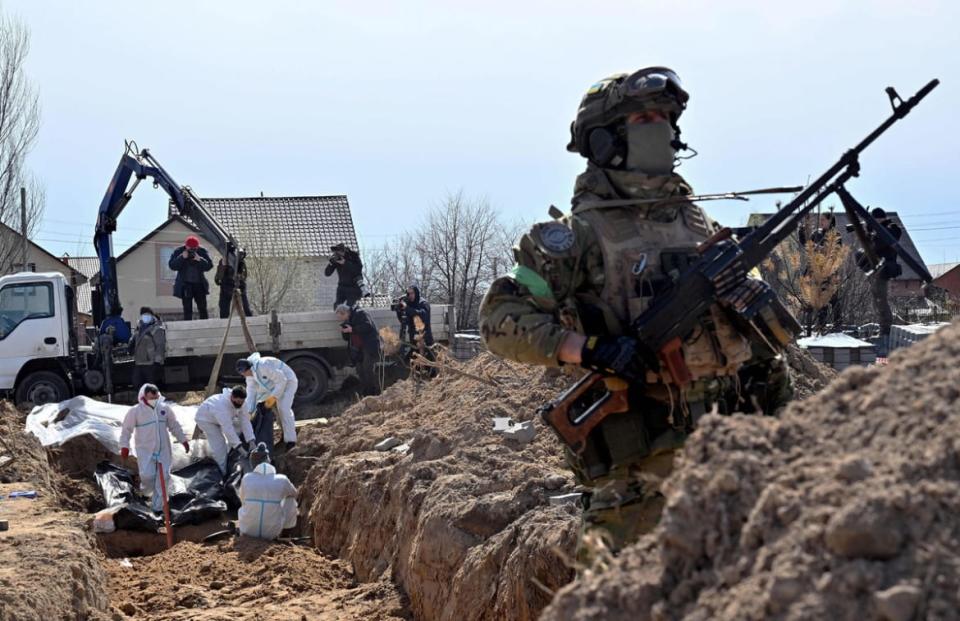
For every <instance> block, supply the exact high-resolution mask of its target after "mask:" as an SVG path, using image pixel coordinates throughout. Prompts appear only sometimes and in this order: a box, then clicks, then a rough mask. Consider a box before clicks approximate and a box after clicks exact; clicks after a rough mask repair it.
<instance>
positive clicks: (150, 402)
mask: <svg viewBox="0 0 960 621" xmlns="http://www.w3.org/2000/svg"><path fill="white" fill-rule="evenodd" d="M146 401H147V405H149V406H150V407H152V408H155V407H157V399H147V400H146Z"/></svg>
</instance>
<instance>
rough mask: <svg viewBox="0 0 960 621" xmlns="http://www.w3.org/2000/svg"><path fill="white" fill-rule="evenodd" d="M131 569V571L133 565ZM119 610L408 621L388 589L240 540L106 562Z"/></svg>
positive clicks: (314, 557)
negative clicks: (360, 582) (358, 581)
mask: <svg viewBox="0 0 960 621" xmlns="http://www.w3.org/2000/svg"><path fill="white" fill-rule="evenodd" d="M128 564H129V565H128ZM108 572H109V576H110V595H111V602H112V606H113V610H114V612H115V613H117V616H118V617H120V618H141V619H142V618H150V619H158V620H159V619H203V620H211V621H212V620H213V619H229V620H232V621H238V620H242V619H276V620H278V621H283V620H290V621H299V620H300V619H330V620H333V619H346V620H351V619H357V620H359V619H408V618H409V615H408V614H407V612H406V610H405V608H404V604H403V601H402V599H401V597H400V594H399V592H398V591H397V590H396V588H395V587H393V586H392V585H390V584H389V583H372V584H362V585H359V584H357V582H356V580H355V579H354V578H353V577H352V576H351V573H350V568H349V565H348V564H347V563H344V562H343V561H338V560H332V559H329V558H326V557H324V556H323V555H322V554H320V553H319V552H317V551H316V550H314V549H312V548H308V547H305V546H295V545H290V544H284V543H272V542H268V541H263V540H259V539H250V538H247V537H240V538H238V539H231V540H229V541H226V542H223V543H220V544H219V545H201V544H197V543H178V544H177V545H175V546H174V547H173V548H171V549H170V550H166V551H164V552H163V553H161V554H157V555H155V556H149V557H143V558H135V559H130V560H127V561H126V562H124V561H123V560H119V559H110V560H109V561H108Z"/></svg>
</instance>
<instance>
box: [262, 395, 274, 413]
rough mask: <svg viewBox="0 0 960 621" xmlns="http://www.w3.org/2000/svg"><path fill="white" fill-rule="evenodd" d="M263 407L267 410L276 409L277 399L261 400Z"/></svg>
mask: <svg viewBox="0 0 960 621" xmlns="http://www.w3.org/2000/svg"><path fill="white" fill-rule="evenodd" d="M263 405H264V406H266V408H267V409H268V410H272V409H273V408H275V407H277V398H276V397H272V396H271V397H267V398H266V399H264V400H263Z"/></svg>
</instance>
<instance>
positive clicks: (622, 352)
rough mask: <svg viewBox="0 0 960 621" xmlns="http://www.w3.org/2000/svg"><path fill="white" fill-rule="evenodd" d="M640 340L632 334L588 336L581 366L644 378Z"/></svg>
mask: <svg viewBox="0 0 960 621" xmlns="http://www.w3.org/2000/svg"><path fill="white" fill-rule="evenodd" d="M638 349H639V342H638V341H637V339H635V338H633V337H631V336H588V337H587V340H586V342H585V343H584V344H583V349H581V350H580V366H582V367H584V368H587V369H591V370H593V371H596V372H597V373H602V374H603V375H619V376H620V377H622V378H624V379H627V380H640V379H642V378H643V373H644V369H645V367H644V364H643V361H642V360H641V359H640V355H639V353H640V352H639V351H638Z"/></svg>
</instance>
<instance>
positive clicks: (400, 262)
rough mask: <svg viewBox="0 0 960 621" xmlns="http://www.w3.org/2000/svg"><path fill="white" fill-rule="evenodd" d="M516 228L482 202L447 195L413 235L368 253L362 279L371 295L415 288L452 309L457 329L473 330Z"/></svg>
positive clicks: (506, 264)
mask: <svg viewBox="0 0 960 621" xmlns="http://www.w3.org/2000/svg"><path fill="white" fill-rule="evenodd" d="M518 229H519V226H518V225H508V224H505V223H504V222H503V221H502V219H501V217H500V214H499V213H498V212H497V210H496V209H494V208H493V207H492V206H491V205H490V203H489V201H487V200H486V199H484V198H476V199H472V198H468V197H466V196H465V195H464V193H463V191H462V190H461V191H458V192H455V193H451V194H448V195H447V196H446V197H445V198H444V199H443V200H442V201H441V202H440V203H439V204H438V205H436V206H435V207H434V208H432V209H431V210H430V211H429V213H428V214H427V216H426V218H425V219H424V221H423V222H421V223H420V224H419V225H418V226H417V227H416V228H415V229H414V230H413V231H408V232H406V233H404V234H403V235H402V236H401V237H400V239H399V240H398V241H397V242H395V243H392V244H387V246H386V247H384V248H383V249H381V250H379V251H377V252H373V253H368V254H367V256H366V259H365V261H364V265H365V266H366V272H365V276H366V278H367V281H368V282H369V283H370V285H371V287H372V289H373V290H374V291H375V292H377V293H380V294H387V295H391V296H393V295H398V294H400V293H401V292H402V291H404V290H405V289H406V287H408V286H409V285H411V284H416V285H417V286H419V287H420V292H421V294H422V295H423V296H424V297H425V298H426V299H428V300H430V301H431V302H434V303H440V304H450V305H452V306H454V307H455V309H456V311H457V326H456V327H457V329H466V328H473V327H475V326H476V325H477V311H478V309H479V306H480V301H481V299H482V298H483V294H484V293H485V292H486V290H487V287H488V286H489V285H490V282H492V281H493V279H494V278H495V277H496V276H498V275H500V274H502V273H504V272H505V271H507V270H508V269H510V267H511V265H512V264H513V256H512V253H511V247H512V245H513V242H514V240H515V239H516V237H517V233H518Z"/></svg>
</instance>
